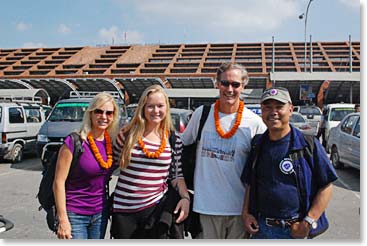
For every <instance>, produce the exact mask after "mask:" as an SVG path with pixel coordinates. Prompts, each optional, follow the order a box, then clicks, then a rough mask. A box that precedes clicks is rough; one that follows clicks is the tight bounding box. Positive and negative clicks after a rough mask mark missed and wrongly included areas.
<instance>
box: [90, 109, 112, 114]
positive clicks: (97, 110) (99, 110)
mask: <svg viewBox="0 0 367 246" xmlns="http://www.w3.org/2000/svg"><path fill="white" fill-rule="evenodd" d="M93 112H94V113H95V114H98V115H103V114H106V115H107V116H111V115H113V111H110V110H106V111H104V110H102V109H99V108H97V109H95V110H94V111H93Z"/></svg>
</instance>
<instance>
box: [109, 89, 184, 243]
mask: <svg viewBox="0 0 367 246" xmlns="http://www.w3.org/2000/svg"><path fill="white" fill-rule="evenodd" d="M170 134H176V133H175V132H174V128H173V125H172V122H171V115H170V108H169V102H168V97H167V94H166V93H165V91H164V89H163V88H162V87H161V86H159V85H152V86H150V87H148V88H147V89H145V91H144V92H143V94H142V95H141V97H140V100H139V103H138V107H137V109H136V111H135V115H134V117H133V119H132V120H131V122H130V123H129V124H128V125H127V126H126V127H124V128H123V129H121V131H120V133H119V135H118V136H117V139H116V143H115V145H114V149H113V153H114V158H115V159H116V160H117V162H118V163H119V165H120V175H119V178H118V181H117V184H116V188H115V193H114V201H113V214H112V229H111V235H112V236H113V237H114V238H118V239H132V238H135V239H136V238H140V239H143V238H183V223H181V222H182V221H183V220H185V219H186V217H187V215H188V212H189V207H190V196H189V194H188V191H187V188H186V184H185V181H184V178H183V175H182V169H181V152H182V142H181V139H180V137H179V136H178V135H177V134H176V135H175V139H176V142H175V143H174V146H171V144H170V141H169V137H170ZM172 144H173V143H172ZM172 150H173V153H172ZM172 157H173V158H172ZM170 183H171V184H172V186H171V187H174V188H176V190H177V191H178V192H176V191H174V194H175V195H176V197H177V199H172V196H170V194H172V192H170V191H172V189H169V185H171V184H170ZM170 205H171V207H172V210H173V208H174V211H172V212H171V213H169V214H168V215H169V216H170V217H171V218H172V219H171V220H170V221H168V222H169V223H168V224H169V225H168V224H167V227H164V228H165V230H162V227H159V226H160V225H166V221H164V223H159V222H161V218H162V213H161V212H162V211H168V210H167V207H169V206H170ZM166 218H167V217H166ZM173 229H175V230H176V233H172V232H173ZM173 235H176V236H173Z"/></svg>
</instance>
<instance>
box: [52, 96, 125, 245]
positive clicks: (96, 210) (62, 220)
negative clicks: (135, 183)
mask: <svg viewBox="0 0 367 246" xmlns="http://www.w3.org/2000/svg"><path fill="white" fill-rule="evenodd" d="M118 119H119V115H118V106H117V104H116V102H115V100H114V98H113V96H111V95H110V94H109V93H105V92H103V93H99V94H97V95H96V96H95V97H94V98H93V99H92V101H91V102H90V104H89V107H88V109H87V110H86V112H85V113H84V118H83V123H82V126H81V130H80V131H79V134H80V136H81V139H82V148H83V150H84V152H83V153H82V154H81V156H80V159H79V162H78V163H77V164H76V166H75V167H74V168H73V171H72V173H71V176H70V177H69V178H68V179H67V177H68V173H69V170H70V166H71V161H72V158H73V151H74V146H73V141H72V139H71V137H70V136H68V137H67V138H66V139H65V141H64V144H63V145H62V146H61V149H60V152H59V156H58V160H57V164H56V165H57V166H56V173H55V181H54V187H53V190H54V195H55V202H56V208H57V213H58V217H57V219H58V223H59V226H58V230H57V236H58V238H60V239H70V238H72V239H103V238H104V236H105V232H106V227H107V222H108V204H107V199H106V198H107V194H106V189H105V185H106V184H107V182H108V181H109V178H110V176H111V174H112V172H113V170H114V169H116V166H115V167H113V166H112V141H113V139H115V137H116V135H117V133H118V129H119V123H118Z"/></svg>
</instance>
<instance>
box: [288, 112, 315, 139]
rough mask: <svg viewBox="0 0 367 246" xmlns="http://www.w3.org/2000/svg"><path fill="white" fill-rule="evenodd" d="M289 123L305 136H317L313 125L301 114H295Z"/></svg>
mask: <svg viewBox="0 0 367 246" xmlns="http://www.w3.org/2000/svg"><path fill="white" fill-rule="evenodd" d="M289 123H291V125H292V126H294V127H295V128H297V129H298V130H300V131H301V132H303V133H305V134H308V135H316V132H315V129H314V128H312V126H311V123H310V122H307V121H306V120H305V118H303V116H302V115H301V114H300V113H297V112H293V113H292V115H291V118H290V119H289Z"/></svg>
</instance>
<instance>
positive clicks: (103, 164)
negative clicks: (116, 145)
mask: <svg viewBox="0 0 367 246" xmlns="http://www.w3.org/2000/svg"><path fill="white" fill-rule="evenodd" d="M87 138H88V142H89V144H90V148H91V149H92V152H93V155H94V157H95V158H96V160H97V161H98V163H99V165H100V166H101V167H102V168H104V169H108V168H110V167H111V166H112V144H111V138H110V135H109V134H108V132H107V131H104V138H105V139H106V152H107V162H105V161H104V160H103V158H102V155H101V153H99V149H98V147H97V145H96V143H95V142H94V139H93V136H92V133H91V132H89V133H88V137H87Z"/></svg>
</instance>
